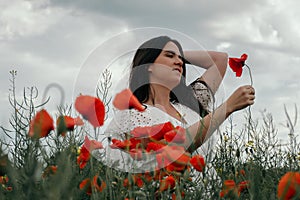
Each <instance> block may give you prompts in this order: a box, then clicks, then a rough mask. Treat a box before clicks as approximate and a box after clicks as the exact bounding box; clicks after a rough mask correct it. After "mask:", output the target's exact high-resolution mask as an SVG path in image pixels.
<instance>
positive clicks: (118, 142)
mask: <svg viewBox="0 0 300 200" xmlns="http://www.w3.org/2000/svg"><path fill="white" fill-rule="evenodd" d="M111 142H112V144H111V145H110V148H112V149H125V147H126V144H125V143H124V142H123V141H121V140H118V139H115V138H113V139H112V140H111Z"/></svg>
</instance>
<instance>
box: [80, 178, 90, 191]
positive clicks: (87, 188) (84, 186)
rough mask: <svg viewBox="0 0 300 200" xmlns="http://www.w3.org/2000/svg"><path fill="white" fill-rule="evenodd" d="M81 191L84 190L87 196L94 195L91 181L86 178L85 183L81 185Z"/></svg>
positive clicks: (82, 182)
mask: <svg viewBox="0 0 300 200" xmlns="http://www.w3.org/2000/svg"><path fill="white" fill-rule="evenodd" d="M79 189H80V190H84V191H85V192H86V194H87V195H91V194H92V187H91V179H90V178H86V179H84V180H83V181H81V183H80V184H79Z"/></svg>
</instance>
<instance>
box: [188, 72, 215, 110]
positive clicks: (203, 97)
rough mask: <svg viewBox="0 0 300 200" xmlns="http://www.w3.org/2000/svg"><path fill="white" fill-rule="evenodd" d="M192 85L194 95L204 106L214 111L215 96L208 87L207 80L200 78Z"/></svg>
mask: <svg viewBox="0 0 300 200" xmlns="http://www.w3.org/2000/svg"><path fill="white" fill-rule="evenodd" d="M191 87H192V89H193V90H194V96H195V97H196V99H197V100H198V101H199V102H200V103H201V105H202V106H203V108H204V109H205V110H206V111H207V112H211V111H212V104H213V101H212V100H213V96H212V92H211V90H210V89H209V88H208V86H207V85H206V83H205V82H203V81H201V80H200V79H199V78H198V79H197V80H195V81H194V82H193V83H191Z"/></svg>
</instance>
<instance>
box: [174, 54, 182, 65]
mask: <svg viewBox="0 0 300 200" xmlns="http://www.w3.org/2000/svg"><path fill="white" fill-rule="evenodd" d="M175 65H179V66H180V67H182V65H183V61H182V59H181V58H180V57H179V56H176V60H175Z"/></svg>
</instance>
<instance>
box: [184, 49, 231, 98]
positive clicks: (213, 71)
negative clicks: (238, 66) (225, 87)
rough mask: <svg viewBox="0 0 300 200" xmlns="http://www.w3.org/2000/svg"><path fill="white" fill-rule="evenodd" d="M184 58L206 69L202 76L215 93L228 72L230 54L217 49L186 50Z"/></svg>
mask: <svg viewBox="0 0 300 200" xmlns="http://www.w3.org/2000/svg"><path fill="white" fill-rule="evenodd" d="M184 58H185V59H186V60H187V61H188V62H190V63H191V64H193V65H196V66H199V67H202V68H204V69H206V71H205V73H204V74H203V75H202V76H201V80H203V81H204V82H205V83H206V84H207V85H208V86H209V87H210V89H211V90H212V92H213V93H214V94H215V93H216V91H217V90H218V88H219V86H220V84H221V82H222V80H223V77H224V75H225V72H226V68H227V62H228V55H227V53H224V52H217V51H185V52H184Z"/></svg>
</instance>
